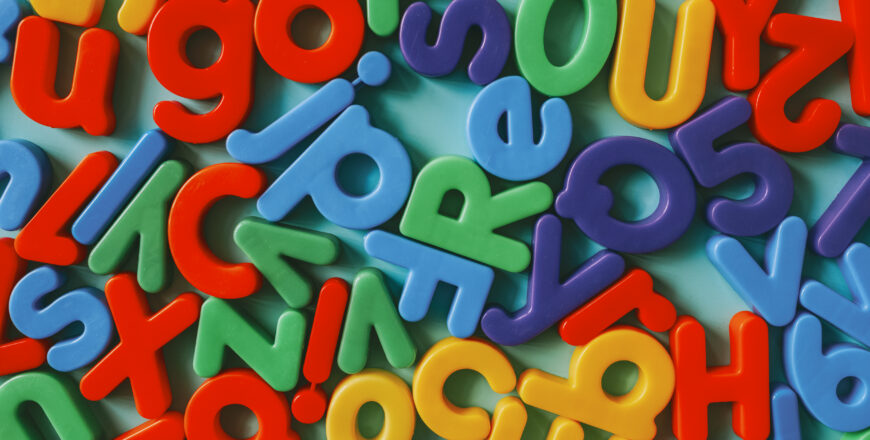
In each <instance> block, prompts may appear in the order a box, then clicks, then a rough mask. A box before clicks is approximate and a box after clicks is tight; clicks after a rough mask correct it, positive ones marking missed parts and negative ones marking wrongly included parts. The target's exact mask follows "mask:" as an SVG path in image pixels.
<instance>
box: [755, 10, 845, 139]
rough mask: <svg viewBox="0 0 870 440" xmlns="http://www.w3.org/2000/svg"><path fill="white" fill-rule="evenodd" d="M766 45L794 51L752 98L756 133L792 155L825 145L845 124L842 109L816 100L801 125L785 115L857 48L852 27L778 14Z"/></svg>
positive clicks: (769, 27) (769, 73) (767, 32)
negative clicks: (797, 98)
mask: <svg viewBox="0 0 870 440" xmlns="http://www.w3.org/2000/svg"><path fill="white" fill-rule="evenodd" d="M764 40H765V41H766V42H767V43H768V44H770V45H773V46H779V47H786V48H789V49H791V50H792V52H791V53H790V54H788V55H786V57H785V58H783V59H782V60H780V61H779V62H778V63H777V64H776V65H775V66H773V67H772V68H771V69H770V70H768V71H767V73H766V74H765V75H764V77H763V78H761V82H760V83H759V84H758V87H756V88H755V90H753V91H752V93H750V94H749V102H751V103H752V109H753V112H752V119H751V120H750V122H749V126H750V128H751V129H752V133H753V134H754V135H755V137H756V138H758V140H760V141H761V142H762V143H764V144H765V145H769V146H771V147H774V148H776V149H777V150H780V151H784V152H788V153H803V152H805V151H810V150H812V149H814V148H816V147H818V146H819V145H822V144H823V143H825V141H827V140H828V138H830V137H831V135H832V134H834V131H836V130H837V125H839V123H840V113H841V111H840V106H839V105H838V104H837V103H836V102H835V101H832V100H829V99H822V98H817V99H813V100H812V101H810V102H809V104H807V105H806V107H804V108H803V110H801V114H800V116H799V117H798V119H797V121H791V120H790V119H789V118H788V116H786V114H785V103H786V101H787V100H788V99H789V98H791V97H792V95H794V94H795V93H797V92H798V90H800V89H801V88H803V86H804V85H806V84H807V83H808V82H810V81H811V80H812V79H813V78H815V77H817V76H818V75H819V74H820V73H822V72H823V71H824V70H825V69H827V68H828V66H830V65H831V64H833V63H834V62H835V61H837V60H838V59H840V57H842V56H843V55H845V54H846V52H848V51H849V49H850V48H851V47H852V42H853V41H854V36H853V35H852V31H851V29H850V28H849V26H848V25H847V24H844V23H842V22H839V21H833V20H824V19H821V18H815V17H807V16H803V15H795V14H776V15H774V16H773V18H771V19H770V22H769V23H768V24H767V30H765V32H764Z"/></svg>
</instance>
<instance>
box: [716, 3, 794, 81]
mask: <svg viewBox="0 0 870 440" xmlns="http://www.w3.org/2000/svg"><path fill="white" fill-rule="evenodd" d="M777 1H778V0H749V1H746V0H713V4H714V5H716V18H718V20H717V23H718V24H719V30H720V31H721V32H722V36H723V38H724V40H725V41H724V44H725V48H724V49H723V51H722V52H723V53H722V55H723V56H722V82H723V83H725V87H727V88H728V90H731V91H732V92H742V91H745V90H749V89H751V88H753V87H755V85H756V84H758V76H759V73H758V72H759V69H760V67H759V59H760V58H761V53H760V52H761V50H760V48H761V44H760V43H761V42H760V40H761V33H762V32H763V31H764V28H765V26H766V25H767V21H768V20H769V19H770V15H771V14H772V13H773V8H774V7H775V6H776V3H777Z"/></svg>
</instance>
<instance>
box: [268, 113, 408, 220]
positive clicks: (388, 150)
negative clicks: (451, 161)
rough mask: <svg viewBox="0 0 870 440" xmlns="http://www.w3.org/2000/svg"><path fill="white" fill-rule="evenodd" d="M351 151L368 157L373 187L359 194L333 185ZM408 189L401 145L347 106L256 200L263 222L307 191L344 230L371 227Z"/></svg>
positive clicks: (283, 211) (393, 210) (385, 217)
mask: <svg viewBox="0 0 870 440" xmlns="http://www.w3.org/2000/svg"><path fill="white" fill-rule="evenodd" d="M352 154H363V155H366V156H368V157H369V158H371V159H372V160H373V161H374V162H375V164H376V165H377V167H378V171H379V173H380V180H379V181H378V186H377V187H376V188H375V189H374V190H373V191H372V192H370V193H368V194H366V195H363V196H356V195H351V194H348V193H347V192H346V191H345V190H344V189H343V188H342V187H341V185H340V184H339V183H338V181H337V179H336V173H337V172H338V166H339V164H340V163H341V161H342V160H343V159H344V158H345V157H347V156H350V155H352ZM410 188H411V160H410V159H409V158H408V153H407V152H406V151H405V147H404V146H402V143H401V142H399V140H398V139H396V138H395V137H393V136H392V135H390V134H389V133H387V132H386V131H383V130H380V129H377V128H374V127H372V126H371V125H370V123H369V113H368V111H366V109H365V108H363V107H360V106H358V105H352V106H350V107H349V108H348V109H347V110H345V111H344V113H342V114H341V116H339V117H338V119H336V120H335V122H333V123H332V125H330V126H329V128H327V129H326V131H324V132H323V134H322V135H320V137H318V138H317V140H315V141H314V142H313V143H312V144H311V146H309V147H308V149H307V150H305V152H304V153H302V155H301V156H299V158H298V159H296V161H295V162H293V164H292V165H290V167H288V168H287V169H286V170H285V171H284V172H283V173H282V174H281V176H279V177H278V179H276V180H275V181H274V182H273V183H272V186H270V187H269V189H267V190H266V192H265V193H263V195H262V196H260V199H259V200H258V201H257V209H258V210H259V211H260V214H262V215H263V217H265V218H266V219H267V220H269V221H279V220H281V219H282V218H284V217H285V216H286V215H287V214H288V213H289V212H290V211H292V210H293V208H295V207H296V205H298V204H299V202H301V201H302V199H304V198H305V197H306V196H308V195H310V196H311V199H312V200H313V201H314V205H315V206H316V207H317V210H318V211H320V213H321V214H323V216H324V217H326V219H327V220H329V221H331V222H333V223H335V224H337V225H339V226H342V227H345V228H350V229H371V228H374V227H376V226H378V225H380V224H381V223H383V222H385V221H387V220H389V219H390V218H391V217H392V216H393V215H394V214H395V213H396V212H398V211H399V210H400V209H402V205H404V203H405V198H406V197H407V196H408V190H409V189H410Z"/></svg>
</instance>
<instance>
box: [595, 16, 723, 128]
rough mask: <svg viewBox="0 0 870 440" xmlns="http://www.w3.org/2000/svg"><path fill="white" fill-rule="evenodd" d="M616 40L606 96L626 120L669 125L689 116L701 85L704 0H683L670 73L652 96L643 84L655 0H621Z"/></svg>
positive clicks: (709, 34)
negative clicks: (656, 95) (664, 85)
mask: <svg viewBox="0 0 870 440" xmlns="http://www.w3.org/2000/svg"><path fill="white" fill-rule="evenodd" d="M620 9H621V10H622V15H621V18H620V24H619V39H618V40H617V42H616V53H615V55H614V58H613V73H612V74H611V76H610V100H611V101H612V102H613V107H614V108H616V111H617V112H619V114H620V115H621V116H622V117H623V118H624V119H625V120H626V121H628V122H631V123H632V124H634V125H637V126H640V127H644V128H651V129H654V128H670V127H674V126H676V125H680V124H682V123H683V121H685V120H686V119H689V118H690V117H692V114H693V113H695V110H698V107H700V106H701V101H702V100H703V99H704V92H705V91H706V88H707V67H708V65H709V64H710V47H711V46H712V44H713V28H714V27H715V22H716V8H714V7H713V3H710V0H685V1H684V2H683V4H682V5H681V6H680V10H679V13H678V16H677V31H676V36H675V39H674V50H673V54H672V55H671V73H670V76H669V79H668V90H667V92H665V95H664V96H663V97H662V98H661V99H659V100H654V99H652V98H650V97H649V96H648V95H647V93H646V89H645V83H646V66H647V60H648V58H649V47H650V38H651V36H652V27H653V15H654V14H655V9H656V2H655V0H622V8H620Z"/></svg>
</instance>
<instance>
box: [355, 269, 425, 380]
mask: <svg viewBox="0 0 870 440" xmlns="http://www.w3.org/2000/svg"><path fill="white" fill-rule="evenodd" d="M372 330H374V331H375V334H376V335H377V338H378V341H380V343H381V346H382V347H383V349H384V354H385V355H386V357H387V361H389V362H390V365H392V366H393V368H407V367H410V366H411V365H414V360H415V359H416V358H417V347H415V346H414V341H412V340H411V335H409V334H408V330H406V329H405V325H404V324H403V323H402V320H401V318H399V314H398V313H396V306H395V305H394V304H393V299H392V298H391V297H390V292H389V291H388V290H387V286H386V284H385V283H384V277H383V275H382V274H381V272H380V271H378V270H377V269H371V268H365V269H362V270H361V271H359V273H357V275H356V278H354V280H353V290H352V291H351V298H350V307H348V312H347V322H346V323H345V325H344V332H343V333H342V336H341V348H340V349H339V352H338V366H339V368H341V370H342V371H344V372H345V373H347V374H355V373H358V372H360V371H362V369H363V368H365V365H366V361H367V360H368V356H369V351H370V350H369V341H370V340H371V333H372Z"/></svg>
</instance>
